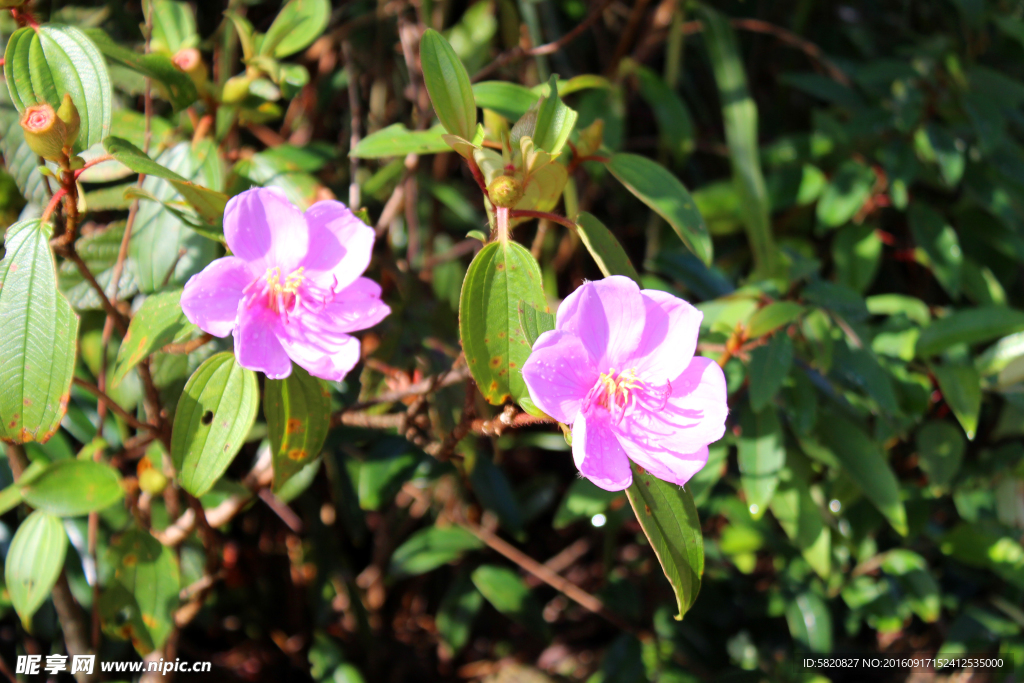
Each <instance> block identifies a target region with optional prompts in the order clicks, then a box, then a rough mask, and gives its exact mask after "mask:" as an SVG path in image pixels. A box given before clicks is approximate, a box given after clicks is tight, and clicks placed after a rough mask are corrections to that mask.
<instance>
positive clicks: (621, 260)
mask: <svg viewBox="0 0 1024 683" xmlns="http://www.w3.org/2000/svg"><path fill="white" fill-rule="evenodd" d="M576 229H577V231H578V232H579V236H580V240H581V241H582V242H583V245H584V246H585V247H586V248H587V251H589V252H590V255H591V256H593V257H594V260H595V261H597V267H598V268H600V269H601V272H602V273H604V276H605V277H608V276H609V275H625V276H626V277H629V278H632V279H633V281H634V282H636V283H637V284H639V283H640V276H639V275H638V274H637V272H636V269H635V268H633V264H632V263H631V262H630V260H629V257H628V256H626V252H625V250H624V249H623V248H622V245H621V244H619V241H618V240H617V239H615V235H613V234H612V232H611V230H609V229H608V228H607V227H605V224H604V223H602V222H601V221H599V220H598V219H597V218H596V217H595V216H593V215H592V214H589V213H587V212H586V211H584V212H583V213H581V214H580V215H579V217H577V219H576Z"/></svg>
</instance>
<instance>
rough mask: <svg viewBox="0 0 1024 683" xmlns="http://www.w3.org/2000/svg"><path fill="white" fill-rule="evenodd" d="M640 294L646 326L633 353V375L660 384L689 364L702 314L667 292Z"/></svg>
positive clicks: (648, 290)
mask: <svg viewBox="0 0 1024 683" xmlns="http://www.w3.org/2000/svg"><path fill="white" fill-rule="evenodd" d="M640 293H641V295H642V296H643V299H644V307H645V309H646V318H645V320H646V322H645V324H644V333H643V336H642V337H641V339H640V345H639V346H638V347H637V350H636V357H637V361H636V363H635V365H636V371H637V375H638V376H640V377H643V378H645V379H648V380H650V381H654V382H656V383H658V384H661V383H663V382H665V381H667V380H669V379H671V378H672V377H678V376H679V374H680V373H682V372H683V371H684V370H685V369H686V366H688V365H689V364H690V360H691V359H692V358H693V353H694V351H696V350H697V334H698V333H699V332H700V321H701V320H702V319H703V318H704V314H703V313H701V312H700V311H698V310H697V309H696V308H694V307H693V306H691V305H690V304H689V303H687V302H686V301H683V300H682V299H680V298H679V297H676V296H672V295H671V294H669V293H668V292H659V291H657V290H653V289H645V290H642V291H641V292H640Z"/></svg>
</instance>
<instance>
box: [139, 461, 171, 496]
mask: <svg viewBox="0 0 1024 683" xmlns="http://www.w3.org/2000/svg"><path fill="white" fill-rule="evenodd" d="M166 487H167V477H165V476H164V474H163V472H160V471H159V470H157V469H155V468H153V467H150V468H149V469H145V470H142V471H141V472H139V488H140V489H142V490H143V491H145V492H146V493H149V494H151V495H154V496H156V495H159V494H161V493H163V491H164V489H165V488H166Z"/></svg>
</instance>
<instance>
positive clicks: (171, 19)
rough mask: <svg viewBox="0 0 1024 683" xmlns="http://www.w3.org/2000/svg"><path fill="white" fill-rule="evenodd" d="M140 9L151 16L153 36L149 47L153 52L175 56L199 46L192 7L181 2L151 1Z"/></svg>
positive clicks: (179, 0) (167, 0) (174, 0)
mask: <svg viewBox="0 0 1024 683" xmlns="http://www.w3.org/2000/svg"><path fill="white" fill-rule="evenodd" d="M142 9H143V10H144V11H146V12H150V13H151V14H152V21H153V36H152V37H151V38H150V41H149V47H150V49H151V50H152V51H153V52H164V53H167V54H169V55H172V56H173V55H175V54H177V53H178V51H179V50H182V49H184V48H187V47H196V46H197V45H199V35H198V34H197V33H196V18H195V15H194V14H193V13H192V6H191V5H190V4H189V3H187V2H182V1H181V0H152V2H147V3H143V5H142Z"/></svg>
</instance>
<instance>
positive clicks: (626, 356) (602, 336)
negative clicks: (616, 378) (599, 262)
mask: <svg viewBox="0 0 1024 683" xmlns="http://www.w3.org/2000/svg"><path fill="white" fill-rule="evenodd" d="M645 315H646V311H645V308H644V300H643V297H642V296H641V295H640V288H639V287H638V286H637V284H636V283H635V282H633V280H631V279H629V278H628V277H623V276H621V275H613V276H612V277H606V278H605V279H603V280H598V281H596V282H587V283H584V284H583V285H581V286H580V287H579V288H578V289H577V290H576V291H575V292H573V293H572V294H570V295H569V296H568V297H566V299H565V301H563V302H562V305H561V306H559V307H558V315H557V318H556V325H555V326H556V328H557V329H559V330H564V331H566V332H571V333H573V334H575V335H576V336H577V337H579V338H580V339H582V340H583V345H584V346H586V348H587V350H588V351H590V355H591V356H593V358H594V360H595V361H596V362H597V367H598V368H599V369H600V370H601V371H602V372H607V371H608V370H611V369H615V370H619V371H622V370H626V369H628V367H627V366H629V365H630V364H631V361H632V360H633V357H634V355H635V352H636V348H637V345H638V344H639V343H640V338H641V336H642V334H643V329H644V319H645Z"/></svg>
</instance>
